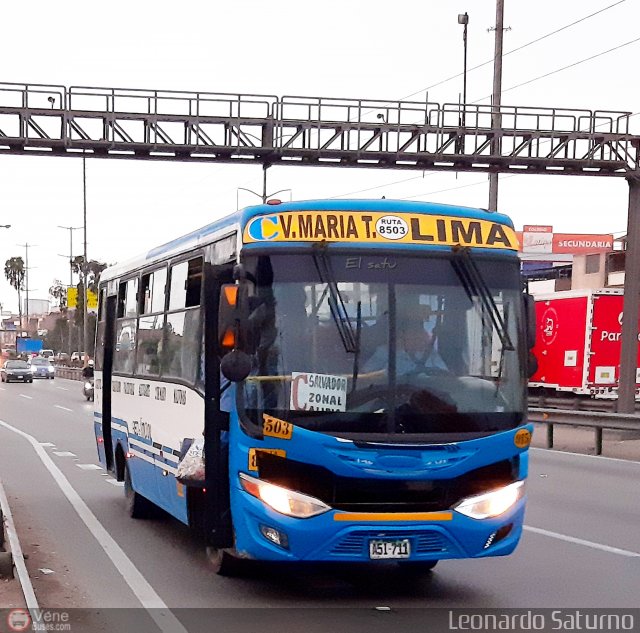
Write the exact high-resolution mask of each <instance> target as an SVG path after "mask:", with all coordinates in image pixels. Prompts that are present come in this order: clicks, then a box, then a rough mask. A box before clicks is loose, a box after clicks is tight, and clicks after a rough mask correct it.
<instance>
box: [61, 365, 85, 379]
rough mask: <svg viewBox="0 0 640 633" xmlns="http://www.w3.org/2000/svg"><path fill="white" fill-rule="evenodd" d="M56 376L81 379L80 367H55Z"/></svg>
mask: <svg viewBox="0 0 640 633" xmlns="http://www.w3.org/2000/svg"><path fill="white" fill-rule="evenodd" d="M56 378H66V379H67V380H82V369H80V368H75V367H56Z"/></svg>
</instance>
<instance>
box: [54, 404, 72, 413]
mask: <svg viewBox="0 0 640 633" xmlns="http://www.w3.org/2000/svg"><path fill="white" fill-rule="evenodd" d="M53 406H54V407H55V408H56V409H62V410H63V411H68V412H69V413H73V409H67V407H63V406H62V405H59V404H54V405H53Z"/></svg>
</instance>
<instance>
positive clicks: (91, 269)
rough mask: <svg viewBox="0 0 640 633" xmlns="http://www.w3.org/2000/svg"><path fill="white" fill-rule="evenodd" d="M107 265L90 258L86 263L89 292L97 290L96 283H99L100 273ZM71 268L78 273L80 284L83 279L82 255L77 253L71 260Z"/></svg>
mask: <svg viewBox="0 0 640 633" xmlns="http://www.w3.org/2000/svg"><path fill="white" fill-rule="evenodd" d="M106 267H107V265H106V264H104V263H102V262H98V261H96V260H95V259H90V260H89V263H88V264H87V280H88V286H89V290H91V292H95V293H97V292H98V284H99V283H100V274H101V273H102V271H103V270H104V269H105V268H106ZM71 268H72V269H73V272H74V273H76V274H78V275H80V283H81V284H82V280H83V279H84V274H83V273H84V270H83V269H84V257H83V256H82V255H77V256H76V257H74V258H73V259H72V260H71Z"/></svg>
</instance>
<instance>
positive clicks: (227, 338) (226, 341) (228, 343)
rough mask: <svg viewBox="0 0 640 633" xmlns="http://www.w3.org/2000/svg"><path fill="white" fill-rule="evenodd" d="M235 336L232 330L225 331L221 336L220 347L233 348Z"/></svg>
mask: <svg viewBox="0 0 640 633" xmlns="http://www.w3.org/2000/svg"><path fill="white" fill-rule="evenodd" d="M235 344H236V335H235V333H234V331H233V330H227V331H226V332H225V333H224V334H223V336H222V347H229V348H232V347H235Z"/></svg>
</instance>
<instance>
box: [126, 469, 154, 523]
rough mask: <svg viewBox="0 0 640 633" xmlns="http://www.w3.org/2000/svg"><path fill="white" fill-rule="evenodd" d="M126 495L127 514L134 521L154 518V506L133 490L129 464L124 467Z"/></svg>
mask: <svg viewBox="0 0 640 633" xmlns="http://www.w3.org/2000/svg"><path fill="white" fill-rule="evenodd" d="M124 495H125V498H126V500H127V514H128V515H129V516H130V517H131V518H132V519H148V518H150V517H151V516H152V514H153V504H152V503H151V501H149V500H148V499H146V498H145V497H143V496H142V495H140V494H138V493H137V492H136V491H135V490H134V489H133V485H132V484H131V473H130V472H129V464H126V463H125V465H124Z"/></svg>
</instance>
